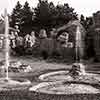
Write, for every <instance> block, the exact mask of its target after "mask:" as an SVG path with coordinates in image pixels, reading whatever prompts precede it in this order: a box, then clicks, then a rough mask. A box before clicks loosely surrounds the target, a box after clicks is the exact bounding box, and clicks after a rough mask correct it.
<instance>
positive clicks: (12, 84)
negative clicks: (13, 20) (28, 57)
mask: <svg viewBox="0 0 100 100" xmlns="http://www.w3.org/2000/svg"><path fill="white" fill-rule="evenodd" d="M4 23H5V51H4V52H5V65H4V68H5V69H6V71H5V73H6V77H3V78H0V91H5V90H6V91H8V90H14V89H22V88H23V87H24V88H26V87H28V86H30V84H31V82H30V81H29V80H27V79H22V78H20V79H19V78H10V77H9V70H8V68H9V36H8V34H9V22H8V16H7V10H5V18H4ZM5 73H4V74H5Z"/></svg>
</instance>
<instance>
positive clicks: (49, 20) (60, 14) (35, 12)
mask: <svg viewBox="0 0 100 100" xmlns="http://www.w3.org/2000/svg"><path fill="white" fill-rule="evenodd" d="M75 19H78V17H77V14H76V12H75V11H74V9H73V8H72V7H69V5H68V4H64V5H59V4H58V5H57V6H55V5H54V4H53V2H50V3H49V2H48V1H41V0H40V1H39V3H38V4H37V7H36V8H31V7H30V6H29V3H28V2H25V4H24V5H21V4H20V2H19V1H18V2H17V4H16V6H15V8H14V9H13V11H12V14H11V21H10V26H11V27H15V25H16V24H17V25H18V26H19V30H20V35H22V36H25V35H26V34H28V33H30V32H31V31H32V30H36V31H39V30H40V29H41V28H44V29H46V30H47V31H49V30H50V29H51V28H54V27H55V28H57V27H59V26H61V25H64V24H67V23H68V22H69V21H70V20H75Z"/></svg>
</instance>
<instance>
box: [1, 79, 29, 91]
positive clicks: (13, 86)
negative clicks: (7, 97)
mask: <svg viewBox="0 0 100 100" xmlns="http://www.w3.org/2000/svg"><path fill="white" fill-rule="evenodd" d="M30 85H31V82H30V81H29V80H27V79H22V78H19V79H17V78H14V79H13V78H12V79H11V78H9V79H5V78H0V91H9V90H22V89H25V88H28V87H29V86H30Z"/></svg>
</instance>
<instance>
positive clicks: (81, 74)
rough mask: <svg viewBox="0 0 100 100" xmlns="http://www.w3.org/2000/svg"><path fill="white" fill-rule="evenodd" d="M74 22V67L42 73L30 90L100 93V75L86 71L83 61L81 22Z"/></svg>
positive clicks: (67, 93)
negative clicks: (38, 81)
mask: <svg viewBox="0 0 100 100" xmlns="http://www.w3.org/2000/svg"><path fill="white" fill-rule="evenodd" d="M74 23H75V25H76V26H77V28H76V36H75V40H76V41H75V52H76V62H75V63H73V64H72V65H71V67H72V68H71V69H69V70H68V69H67V70H60V71H53V72H48V73H45V74H42V75H40V76H39V80H40V81H41V82H40V83H39V84H37V85H35V86H33V87H31V88H30V89H29V91H35V92H37V93H44V94H54V95H69V94H70V95H75V94H97V93H100V75H99V74H94V73H87V72H85V65H84V64H83V62H82V57H83V49H84V48H83V47H82V44H83V41H82V34H81V31H80V23H79V22H77V21H76V22H74ZM76 23H78V24H76ZM64 100H66V99H64ZM68 100H69V99H68ZM71 100H72V99H71ZM75 100H77V99H75ZM78 100H79V99H78ZM84 100H85V99H84ZM87 100H88V99H87ZM89 100H90V99H89Z"/></svg>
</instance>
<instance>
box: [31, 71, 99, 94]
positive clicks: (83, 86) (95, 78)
mask: <svg viewBox="0 0 100 100" xmlns="http://www.w3.org/2000/svg"><path fill="white" fill-rule="evenodd" d="M39 80H40V81H41V83H39V84H37V85H35V86H33V87H31V88H30V89H29V91H35V92H39V93H46V94H66V95H67V94H97V93H100V75H99V74H93V73H85V74H80V75H76V76H75V77H73V76H72V75H71V73H70V70H61V71H55V72H54V71H53V72H49V73H45V74H42V75H40V76H39Z"/></svg>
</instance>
